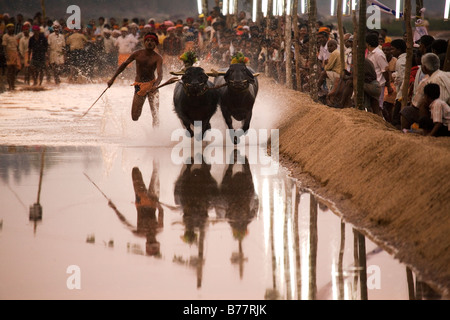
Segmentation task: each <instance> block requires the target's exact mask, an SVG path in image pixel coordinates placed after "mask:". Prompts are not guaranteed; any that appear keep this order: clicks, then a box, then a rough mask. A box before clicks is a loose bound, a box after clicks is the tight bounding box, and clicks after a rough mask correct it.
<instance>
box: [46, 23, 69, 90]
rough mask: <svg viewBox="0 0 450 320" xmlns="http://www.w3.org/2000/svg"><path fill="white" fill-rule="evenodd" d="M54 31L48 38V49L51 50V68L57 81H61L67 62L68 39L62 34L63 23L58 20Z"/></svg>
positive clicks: (54, 25) (57, 82)
mask: <svg viewBox="0 0 450 320" xmlns="http://www.w3.org/2000/svg"><path fill="white" fill-rule="evenodd" d="M53 31H54V32H53V33H51V34H50V35H49V36H48V38H47V40H48V51H49V64H50V69H51V71H52V73H53V76H54V78H55V83H56V84H60V83H61V79H60V76H61V72H62V69H63V65H64V62H65V51H66V40H65V39H64V36H63V35H62V34H61V25H60V24H59V22H58V21H55V22H54V23H53Z"/></svg>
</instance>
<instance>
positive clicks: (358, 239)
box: [353, 229, 368, 300]
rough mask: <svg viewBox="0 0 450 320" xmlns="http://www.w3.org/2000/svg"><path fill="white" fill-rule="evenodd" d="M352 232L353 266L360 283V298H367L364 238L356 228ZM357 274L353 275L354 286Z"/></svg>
mask: <svg viewBox="0 0 450 320" xmlns="http://www.w3.org/2000/svg"><path fill="white" fill-rule="evenodd" d="M353 233H354V239H355V243H354V250H355V251H354V257H355V266H356V268H357V270H358V271H359V272H357V273H356V275H358V274H359V282H360V285H361V300H367V299H368V295H367V261H366V239H365V237H364V235H363V234H361V233H360V232H359V231H358V230H356V229H353ZM357 281H358V279H357V276H355V288H356V287H357V286H356V284H357Z"/></svg>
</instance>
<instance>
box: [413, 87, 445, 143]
mask: <svg viewBox="0 0 450 320" xmlns="http://www.w3.org/2000/svg"><path fill="white" fill-rule="evenodd" d="M440 95H441V90H440V88H439V85H437V84H434V83H429V84H427V85H426V86H425V88H424V99H425V100H426V104H425V108H427V110H426V111H427V113H428V115H426V116H423V117H421V119H420V120H419V126H420V127H421V128H422V129H424V132H425V134H426V135H428V136H434V137H440V136H450V131H449V125H450V106H449V105H448V104H447V103H446V102H445V101H442V100H441V99H439V96H440Z"/></svg>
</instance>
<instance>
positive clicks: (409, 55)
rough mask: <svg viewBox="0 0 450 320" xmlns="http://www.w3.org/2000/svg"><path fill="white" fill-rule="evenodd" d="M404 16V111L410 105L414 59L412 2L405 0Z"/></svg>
mask: <svg viewBox="0 0 450 320" xmlns="http://www.w3.org/2000/svg"><path fill="white" fill-rule="evenodd" d="M404 3H405V6H404V8H405V9H404V14H403V18H404V19H405V26H406V36H407V41H406V65H405V78H404V80H403V87H402V97H403V98H402V107H401V108H402V109H403V108H404V107H405V106H406V105H407V104H408V90H409V77H410V76H411V68H412V59H413V34H412V26H411V0H405V2H404Z"/></svg>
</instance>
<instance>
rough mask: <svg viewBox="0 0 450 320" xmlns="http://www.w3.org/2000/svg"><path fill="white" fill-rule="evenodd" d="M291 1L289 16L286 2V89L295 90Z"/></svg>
mask: <svg viewBox="0 0 450 320" xmlns="http://www.w3.org/2000/svg"><path fill="white" fill-rule="evenodd" d="M293 2H294V1H291V8H290V10H291V14H288V10H287V9H288V8H287V1H286V2H285V10H284V11H285V25H284V50H285V52H286V87H287V88H288V89H293V88H294V85H293V82H292V50H291V48H292V10H293V8H292V4H293Z"/></svg>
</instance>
